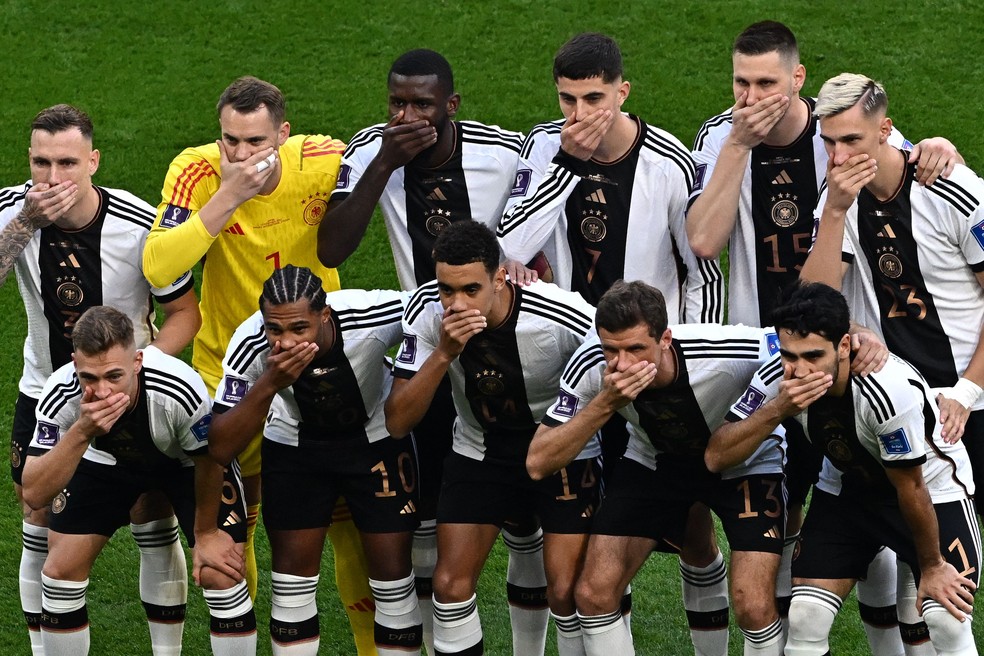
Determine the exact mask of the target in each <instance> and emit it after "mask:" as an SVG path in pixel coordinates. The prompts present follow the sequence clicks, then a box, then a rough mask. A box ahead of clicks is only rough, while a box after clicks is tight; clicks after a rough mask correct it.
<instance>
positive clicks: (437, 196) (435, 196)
mask: <svg viewBox="0 0 984 656" xmlns="http://www.w3.org/2000/svg"><path fill="white" fill-rule="evenodd" d="M447 199H448V198H447V196H445V195H444V192H442V191H441V188H440V187H434V191H432V192H430V193H429V194H427V200H447Z"/></svg>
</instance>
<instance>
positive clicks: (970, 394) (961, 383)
mask: <svg viewBox="0 0 984 656" xmlns="http://www.w3.org/2000/svg"><path fill="white" fill-rule="evenodd" d="M940 393H941V394H942V395H943V396H945V397H946V398H948V399H953V400H954V401H956V402H957V403H959V404H960V405H962V406H963V407H965V408H967V409H970V408H973V407H974V404H976V403H977V401H979V400H980V398H981V394H982V393H984V389H982V388H981V386H980V385H978V384H977V383H975V382H974V381H972V380H970V379H969V378H961V379H960V380H958V381H957V382H956V384H955V385H954V386H953V387H950V388H947V389H944V390H941V392H940Z"/></svg>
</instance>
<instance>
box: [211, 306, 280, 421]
mask: <svg viewBox="0 0 984 656" xmlns="http://www.w3.org/2000/svg"><path fill="white" fill-rule="evenodd" d="M269 352H270V347H269V345H268V343H267V338H266V333H265V332H264V330H263V315H261V314H260V313H259V312H256V313H255V314H253V315H252V316H251V317H249V318H248V319H246V321H244V322H243V323H241V324H240V325H239V327H238V328H236V331H235V332H234V333H233V335H232V339H231V340H229V346H228V347H227V348H226V353H225V357H223V358H222V379H221V380H220V381H219V384H218V385H217V386H216V388H215V402H214V403H213V407H214V410H215V412H217V413H222V412H225V411H226V410H228V409H230V408H232V407H234V406H235V405H237V404H238V403H239V402H240V401H242V400H243V397H244V396H246V392H248V391H249V388H250V387H252V386H253V385H254V384H255V383H256V381H257V380H258V379H259V377H260V375H261V374H262V373H263V370H264V369H265V368H266V359H267V355H268V354H269Z"/></svg>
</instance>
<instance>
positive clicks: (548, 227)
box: [496, 126, 581, 262]
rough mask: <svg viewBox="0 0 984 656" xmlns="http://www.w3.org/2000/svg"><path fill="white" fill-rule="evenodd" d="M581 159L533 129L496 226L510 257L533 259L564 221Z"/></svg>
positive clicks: (522, 152)
mask: <svg viewBox="0 0 984 656" xmlns="http://www.w3.org/2000/svg"><path fill="white" fill-rule="evenodd" d="M538 127H539V126H538ZM579 162H580V160H577V159H576V158H574V157H571V156H570V155H567V154H566V153H563V152H562V151H560V149H559V148H558V146H557V142H556V140H554V139H552V138H550V135H549V134H548V133H547V132H545V131H544V130H538V129H537V128H534V129H533V130H531V131H530V134H529V136H528V137H526V142H525V143H524V144H523V149H522V151H521V155H520V161H519V165H518V166H517V169H516V182H515V184H514V185H513V189H512V192H511V193H510V195H509V201H508V202H507V204H506V211H505V214H503V216H502V220H501V221H500V222H499V226H498V228H497V230H496V236H497V237H498V238H499V246H500V248H501V249H502V252H503V254H504V255H505V256H506V257H507V258H509V259H514V260H518V261H520V262H529V261H530V260H531V259H533V256H535V255H536V254H537V252H538V251H540V250H542V249H543V247H544V245H545V244H546V243H547V241H548V240H549V239H550V236H551V235H552V234H553V232H554V229H555V228H556V227H557V224H558V222H559V221H560V218H561V215H562V214H563V212H564V205H565V204H566V203H567V198H568V196H570V194H571V192H572V191H573V190H574V187H576V186H577V183H578V182H580V180H581V178H580V176H579V175H578V173H577V170H578V168H579V166H578V163H579Z"/></svg>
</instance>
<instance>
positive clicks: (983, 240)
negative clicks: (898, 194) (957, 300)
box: [929, 165, 984, 273]
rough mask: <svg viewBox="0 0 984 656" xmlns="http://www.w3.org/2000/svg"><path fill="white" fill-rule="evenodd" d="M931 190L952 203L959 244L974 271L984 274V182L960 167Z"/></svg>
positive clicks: (949, 209) (947, 206)
mask: <svg viewBox="0 0 984 656" xmlns="http://www.w3.org/2000/svg"><path fill="white" fill-rule="evenodd" d="M929 190H930V191H932V192H935V193H937V194H938V195H940V196H942V197H943V198H945V199H947V200H948V201H949V204H947V205H946V208H947V210H948V211H949V214H950V216H952V217H953V220H954V224H955V227H956V229H955V231H954V232H955V238H956V239H957V240H958V241H957V244H958V246H959V247H960V250H961V252H962V253H963V256H964V258H965V259H966V260H967V264H968V265H970V268H971V269H972V270H973V271H974V272H975V273H980V272H981V271H984V205H982V204H981V203H982V202H984V181H982V180H981V179H980V178H978V177H977V176H976V175H975V174H974V173H973V171H971V170H970V169H968V168H966V167H964V166H960V165H958V166H957V168H956V170H954V172H953V174H952V175H951V176H950V177H949V179H939V180H937V181H936V183H935V184H933V186H932V187H930V188H929Z"/></svg>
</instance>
